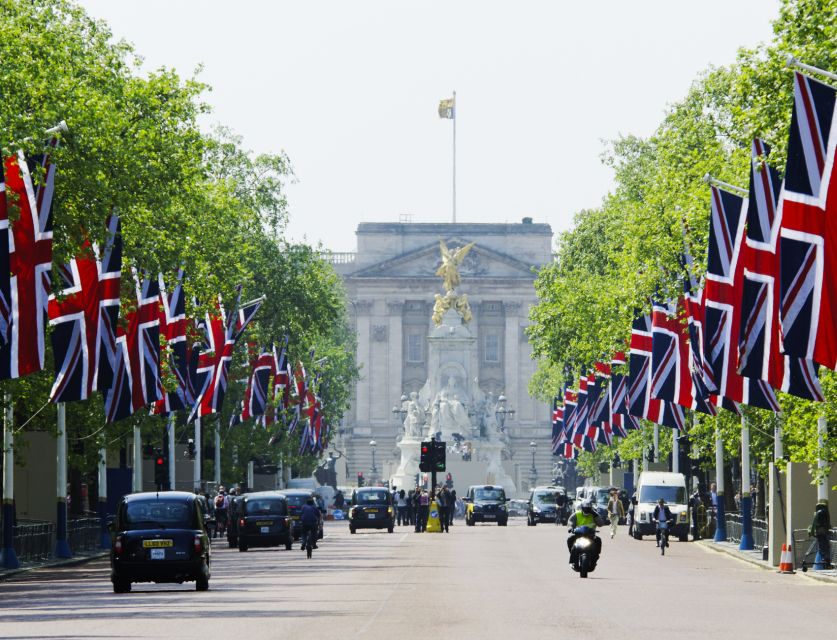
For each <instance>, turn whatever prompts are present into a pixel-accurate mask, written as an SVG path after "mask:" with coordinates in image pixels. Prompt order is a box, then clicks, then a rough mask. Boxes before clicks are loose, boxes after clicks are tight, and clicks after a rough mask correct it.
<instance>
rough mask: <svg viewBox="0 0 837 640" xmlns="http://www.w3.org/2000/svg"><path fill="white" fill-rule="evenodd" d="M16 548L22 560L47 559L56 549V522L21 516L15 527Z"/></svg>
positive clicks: (35, 560) (14, 544) (16, 552)
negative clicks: (25, 518) (28, 518)
mask: <svg viewBox="0 0 837 640" xmlns="http://www.w3.org/2000/svg"><path fill="white" fill-rule="evenodd" d="M13 534H14V543H13V546H14V549H15V554H17V558H18V560H20V561H21V562H38V561H41V560H46V559H47V558H49V557H50V556H51V555H52V552H53V550H54V549H55V523H53V522H46V521H43V520H24V519H22V518H19V519H18V521H17V524H16V525H15V526H14V527H13Z"/></svg>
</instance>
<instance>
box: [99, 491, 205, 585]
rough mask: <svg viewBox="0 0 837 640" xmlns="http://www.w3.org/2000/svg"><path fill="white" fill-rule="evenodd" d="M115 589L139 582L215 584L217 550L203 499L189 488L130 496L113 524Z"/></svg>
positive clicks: (120, 505)
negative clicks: (213, 552) (213, 571)
mask: <svg viewBox="0 0 837 640" xmlns="http://www.w3.org/2000/svg"><path fill="white" fill-rule="evenodd" d="M110 528H111V533H112V540H113V541H112V543H111V550H110V579H111V582H112V583H113V591H114V593H127V592H129V591H130V590H131V584H132V583H134V582H177V583H183V582H191V581H194V582H195V587H196V589H197V590H198V591H205V590H207V589H208V588H209V578H210V575H211V571H210V566H211V565H210V563H211V552H210V545H209V536H208V535H207V531H206V524H205V522H204V514H203V512H202V510H201V505H200V501H199V500H198V497H197V496H195V495H194V494H192V493H187V492H185V491H166V492H164V493H156V492H148V493H134V494H131V495H127V496H124V497H123V498H122V499H121V500H120V501H119V505H118V506H117V508H116V516H115V517H114V519H113V522H112V523H111V525H110Z"/></svg>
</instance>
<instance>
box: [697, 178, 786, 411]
mask: <svg viewBox="0 0 837 640" xmlns="http://www.w3.org/2000/svg"><path fill="white" fill-rule="evenodd" d="M711 189H712V199H711V200H712V213H711V218H710V225H709V245H708V249H707V265H706V287H705V289H704V298H705V299H704V306H705V318H704V324H703V326H704V331H705V337H704V344H703V355H704V358H705V360H706V365H707V366H708V368H709V369H710V370H711V372H712V380H713V382H714V383H715V385H717V393H718V394H719V395H720V396H723V397H724V398H727V399H729V400H732V401H733V402H740V403H743V404H747V405H750V406H753V407H760V408H761V409H768V410H770V411H779V402H778V400H777V399H776V395H775V393H774V392H773V389H772V388H771V387H770V385H769V384H768V383H767V382H765V381H764V380H761V379H759V378H744V377H742V376H741V374H739V373H738V349H737V348H736V343H737V337H738V334H739V326H740V322H741V316H742V309H741V307H742V305H741V300H742V297H743V287H744V260H743V259H742V252H743V250H744V227H745V224H746V216H747V200H746V199H745V198H742V197H741V196H738V195H736V194H734V193H730V192H728V191H725V190H723V189H719V188H718V187H715V186H713V187H712V188H711Z"/></svg>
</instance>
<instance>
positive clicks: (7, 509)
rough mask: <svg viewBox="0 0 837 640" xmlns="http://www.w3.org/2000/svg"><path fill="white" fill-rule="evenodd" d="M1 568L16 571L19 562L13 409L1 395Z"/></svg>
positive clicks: (8, 401) (10, 401) (6, 397)
mask: <svg viewBox="0 0 837 640" xmlns="http://www.w3.org/2000/svg"><path fill="white" fill-rule="evenodd" d="M3 404H4V405H5V407H4V409H5V410H4V411H3V567H4V568H6V569H17V568H19V567H20V562H19V561H18V559H17V554H16V553H15V545H14V542H15V529H14V523H15V450H14V433H13V431H12V427H13V425H14V415H15V413H14V407H13V406H12V394H10V393H9V392H8V391H6V392H5V393H4V394H3Z"/></svg>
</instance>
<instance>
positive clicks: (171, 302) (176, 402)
mask: <svg viewBox="0 0 837 640" xmlns="http://www.w3.org/2000/svg"><path fill="white" fill-rule="evenodd" d="M158 279H159V282H160V301H161V302H162V305H163V312H162V313H161V314H160V332H161V333H162V334H163V337H164V338H165V339H166V343H167V344H168V347H169V350H170V352H171V358H170V360H169V363H170V368H171V372H172V374H173V375H174V378H175V381H176V384H177V386H176V388H175V389H174V390H173V391H164V393H163V397H162V399H160V400H158V401H157V402H155V403H154V405H153V407H152V410H151V413H153V414H156V415H164V416H167V415H169V414H170V413H172V412H174V411H181V410H183V409H187V408H190V407H191V406H192V403H193V402H194V397H193V392H194V390H193V389H192V384H191V380H190V375H189V346H188V344H187V342H186V328H187V325H188V320H187V319H186V300H185V297H184V294H183V269H179V270H178V272H177V284H176V285H175V287H174V291H172V292H171V294H170V295H166V283H165V281H164V280H163V274H160V276H159V278H158Z"/></svg>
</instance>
